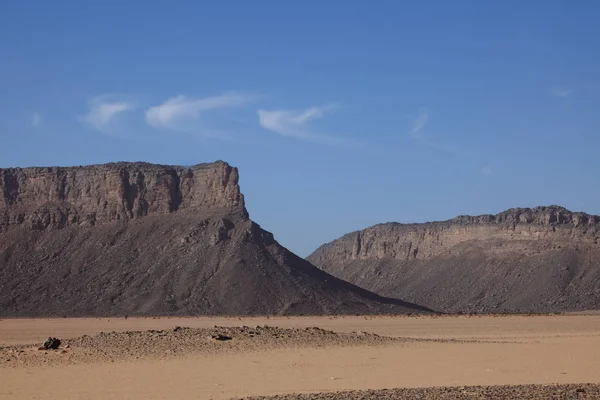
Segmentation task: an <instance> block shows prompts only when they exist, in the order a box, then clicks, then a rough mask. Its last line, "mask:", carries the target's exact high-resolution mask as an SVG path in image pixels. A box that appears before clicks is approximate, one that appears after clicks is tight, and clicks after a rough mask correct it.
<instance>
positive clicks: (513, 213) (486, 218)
mask: <svg viewBox="0 0 600 400" xmlns="http://www.w3.org/2000/svg"><path fill="white" fill-rule="evenodd" d="M450 222H452V223H454V224H459V225H464V224H504V225H511V224H513V225H514V224H531V225H546V226H557V225H571V226H573V227H576V228H585V227H597V226H598V225H600V217H599V216H597V215H589V214H586V213H583V212H572V211H569V210H567V209H566V208H564V207H561V206H542V207H535V208H510V209H508V210H506V211H503V212H501V213H499V214H496V215H490V214H488V215H480V216H476V217H473V216H468V215H461V216H458V217H456V218H454V219H452V220H450Z"/></svg>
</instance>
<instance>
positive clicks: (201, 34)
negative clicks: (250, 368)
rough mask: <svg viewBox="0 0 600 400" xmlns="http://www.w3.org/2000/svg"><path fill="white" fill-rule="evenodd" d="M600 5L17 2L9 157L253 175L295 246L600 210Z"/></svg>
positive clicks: (3, 69)
mask: <svg viewBox="0 0 600 400" xmlns="http://www.w3.org/2000/svg"><path fill="white" fill-rule="evenodd" d="M598 20H600V2H597V1H591V0H590V1H584V0H581V1H577V2H568V1H541V0H532V1H526V2H524V1H495V2H490V1H486V2H483V1H452V2H450V1H441V0H438V1H383V0H381V1H333V0H332V1H326V2H325V1H301V2H300V1H296V2H291V1H260V0H254V1H241V0H240V1H225V0H224V1H212V2H211V1H204V2H198V1H188V2H186V1H148V2H144V3H143V5H142V3H135V2H116V1H102V2H83V1H54V2H48V1H25V0H24V1H16V0H13V1H10V0H9V1H4V2H2V3H1V4H0V143H1V144H0V167H9V166H31V165H80V164H91V163H103V162H109V161H120V160H125V161H149V162H158V163H168V164H184V165H187V164H195V163H200V162H208V161H214V160H218V159H222V160H225V161H228V162H229V163H231V164H232V165H235V166H238V167H239V168H240V172H241V185H242V190H243V192H244V194H245V195H246V199H247V205H248V209H249V211H250V214H251V216H252V218H253V219H254V220H255V221H257V222H258V223H260V224H261V225H262V226H263V227H264V228H265V229H267V230H270V231H272V232H273V233H274V234H275V237H276V238H277V239H278V240H279V241H280V242H281V243H282V244H284V245H285V246H287V247H288V248H290V249H291V250H293V251H296V252H297V253H298V254H300V255H303V256H305V255H307V254H309V253H310V252H311V251H312V250H313V249H314V248H316V247H317V246H318V245H320V244H322V243H324V242H326V241H330V240H333V239H335V238H337V237H338V236H340V235H341V234H344V233H347V232H349V231H353V230H356V229H361V228H364V227H367V226H369V225H372V224H375V223H379V222H386V221H400V222H415V221H428V220H438V219H447V218H451V217H453V216H455V215H458V214H481V213H496V212H499V211H501V210H504V209H506V208H510V207H517V206H521V207H525V206H535V205H549V204H560V205H564V206H566V207H568V208H570V209H573V210H583V211H587V212H590V213H596V214H600V201H599V200H598V199H599V198H600V185H598V178H599V173H600V157H599V149H600V131H599V127H600V24H598Z"/></svg>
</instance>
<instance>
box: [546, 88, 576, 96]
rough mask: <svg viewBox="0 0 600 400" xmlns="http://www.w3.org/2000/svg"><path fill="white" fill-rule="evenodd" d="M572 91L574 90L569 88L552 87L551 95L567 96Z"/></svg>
mask: <svg viewBox="0 0 600 400" xmlns="http://www.w3.org/2000/svg"><path fill="white" fill-rule="evenodd" d="M573 93H575V91H574V90H573V89H570V88H564V87H557V88H554V89H552V95H554V96H555V97H568V96H570V95H572V94H573Z"/></svg>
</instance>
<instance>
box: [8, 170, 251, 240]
mask: <svg viewBox="0 0 600 400" xmlns="http://www.w3.org/2000/svg"><path fill="white" fill-rule="evenodd" d="M175 211H192V212H193V211H196V212H205V213H206V212H228V213H245V208H244V198H243V196H242V194H241V193H240V189H239V185H238V171H237V169H236V168H233V167H231V166H229V165H228V164H226V163H224V162H216V163H213V164H200V165H195V166H193V167H189V168H183V167H173V166H162V165H153V164H147V163H114V164H106V165H96V166H89V167H69V168H62V167H49V168H10V169H0V231H2V230H7V229H10V228H11V227H12V226H18V225H25V226H28V227H30V228H32V229H38V230H39V229H47V228H62V227H65V226H69V225H90V226H93V225H96V224H97V223H104V222H110V221H118V220H128V219H134V218H140V217H144V216H148V215H157V214H168V213H171V212H175Z"/></svg>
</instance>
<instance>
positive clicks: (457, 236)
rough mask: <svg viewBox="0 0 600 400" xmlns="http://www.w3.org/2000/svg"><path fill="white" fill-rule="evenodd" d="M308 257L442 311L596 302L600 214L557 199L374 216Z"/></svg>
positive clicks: (550, 308)
mask: <svg viewBox="0 0 600 400" xmlns="http://www.w3.org/2000/svg"><path fill="white" fill-rule="evenodd" d="M308 260H309V261H310V262H311V263H313V264H315V265H317V266H319V267H321V268H322V269H323V270H325V271H327V272H329V273H331V274H333V275H335V276H338V277H340V278H342V279H345V280H347V281H349V282H351V283H354V284H356V285H359V286H361V287H363V288H366V289H368V290H372V291H375V292H376V293H378V294H381V295H385V296H398V297H400V298H403V299H406V300H409V301H414V302H417V303H419V304H423V305H425V306H428V307H431V308H433V309H436V310H439V311H445V312H554V311H570V310H585V309H600V217H599V216H595V215H588V214H585V213H581V212H571V211H569V210H567V209H565V208H562V207H558V206H550V207H537V208H514V209H510V210H507V211H504V212H502V213H500V214H497V215H481V216H476V217H472V216H459V217H457V218H454V219H452V220H448V221H443V222H432V223H423V224H398V223H387V224H381V225H375V226H373V227H370V228H367V229H365V230H362V231H358V232H353V233H350V234H347V235H345V236H343V237H341V238H340V239H338V240H335V241H333V242H331V243H328V244H325V245H323V246H321V247H320V248H319V249H317V250H316V251H315V252H314V253H313V254H311V255H310V256H309V257H308Z"/></svg>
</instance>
